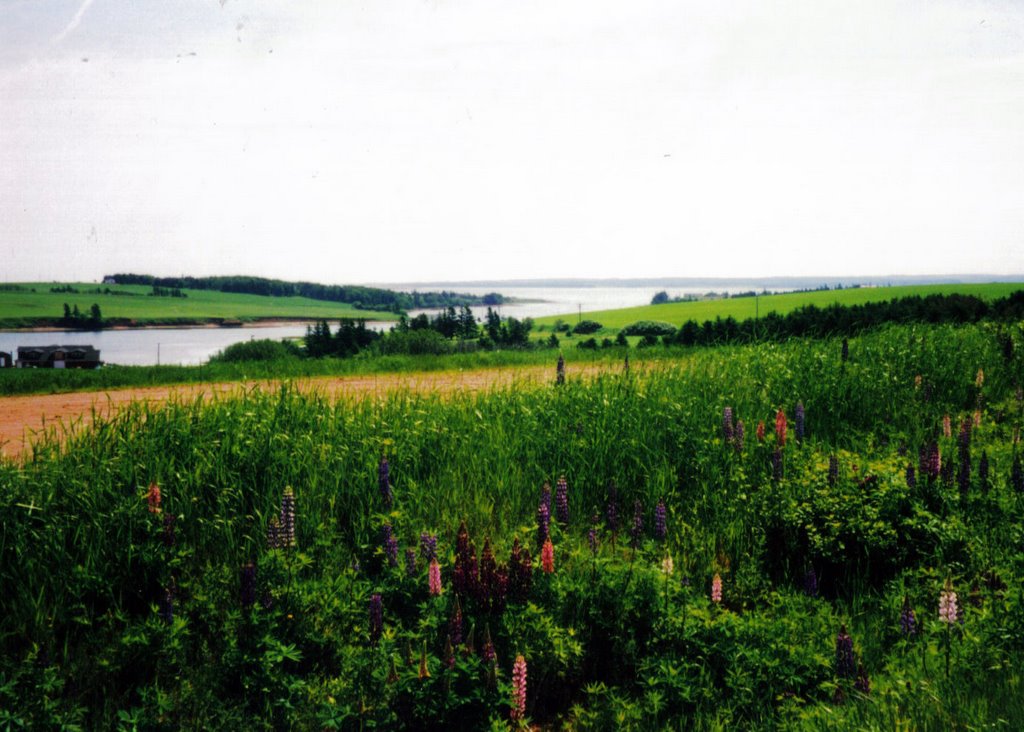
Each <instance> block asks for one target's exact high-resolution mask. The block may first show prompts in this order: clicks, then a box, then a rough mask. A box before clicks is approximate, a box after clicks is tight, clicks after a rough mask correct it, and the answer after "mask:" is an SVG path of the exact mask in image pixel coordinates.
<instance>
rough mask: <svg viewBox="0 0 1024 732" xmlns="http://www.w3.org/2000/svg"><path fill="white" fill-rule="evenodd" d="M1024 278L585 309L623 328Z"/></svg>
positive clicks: (569, 318) (978, 289)
mask: <svg viewBox="0 0 1024 732" xmlns="http://www.w3.org/2000/svg"><path fill="white" fill-rule="evenodd" d="M1022 286H1024V285H1022V284H1020V283H1010V282H1002V283H996V284H981V285H906V286H900V287H861V288H857V289H848V290H823V291H820V292H793V293H787V294H784V295H765V296H760V297H757V298H753V297H740V298H731V299H727V300H702V301H699V302H673V303H665V304H664V305H643V306H640V307H635V308H622V309H618V310H600V311H595V312H588V313H584V316H585V317H586V319H587V320H596V321H597V322H599V323H601V324H602V325H603V326H604V327H605V328H606V329H609V330H619V329H620V328H624V327H625V326H627V325H629V324H630V323H635V322H636V321H638V320H662V321H664V322H666V323H672V324H673V325H681V324H682V323H685V322H686V321H687V320H695V321H697V322H698V323H700V322H703V321H705V320H714V319H715V318H716V317H722V318H727V317H729V316H732V317H733V318H735V319H736V320H747V319H748V318H753V317H755V315H762V316H763V315H766V314H767V313H769V312H771V311H775V312H777V313H779V314H780V315H784V314H786V313H788V312H790V311H792V310H796V309H797V308H799V307H802V306H804V305H816V306H817V307H827V306H828V305H832V304H835V303H839V304H841V305H863V304H864V303H868V302H883V301H886V300H894V299H896V298H901V297H912V296H915V295H918V296H920V297H927V296H928V295H949V294H953V293H959V294H963V295H976V296H977V297H981V298H983V299H985V300H993V299H995V298H998V297H1006V296H1007V295H1009V294H1010V293H1011V292H1014V291H1016V290H1019V289H1021V287H1022ZM576 317H577V314H576V313H569V314H566V315H554V316H549V317H544V318H537V319H536V324H537V326H538V327H542V326H551V325H554V323H555V321H556V320H559V319H561V320H564V321H566V322H567V323H569V324H573V323H575V322H576Z"/></svg>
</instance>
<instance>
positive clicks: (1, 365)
mask: <svg viewBox="0 0 1024 732" xmlns="http://www.w3.org/2000/svg"><path fill="white" fill-rule="evenodd" d="M13 365H14V359H13V358H12V357H11V354H9V353H7V352H6V351H0V369H9V368H11V367H12V366H13Z"/></svg>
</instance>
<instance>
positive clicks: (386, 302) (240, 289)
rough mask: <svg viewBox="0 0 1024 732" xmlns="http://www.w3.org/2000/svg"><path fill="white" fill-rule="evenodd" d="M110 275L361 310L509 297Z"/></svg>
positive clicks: (124, 280) (242, 278)
mask: <svg viewBox="0 0 1024 732" xmlns="http://www.w3.org/2000/svg"><path fill="white" fill-rule="evenodd" d="M109 277H110V278H111V279H113V280H114V282H116V283H117V284H119V285H146V286H152V287H160V288H169V289H178V290H181V289H191V290H214V291H217V292H232V293H241V294H246V295H264V296H271V297H308V298H309V299H311V300H324V301H327V302H343V303H347V304H350V305H352V306H353V307H355V308H357V309H361V310H387V311H390V312H395V313H400V312H404V311H406V310H418V309H433V308H442V307H448V306H455V307H460V306H463V305H501V304H502V303H503V302H505V298H504V297H503V296H502V295H500V294H499V293H496V292H491V293H488V294H486V295H468V294H465V293H458V292H449V291H447V290H442V291H441V292H417V291H415V290H414V291H412V292H398V291H396V290H388V289H385V288H381V287H364V286H361V285H322V284H318V283H316V282H290V281H287V280H277V279H268V278H266V277H250V276H246V275H229V276H213V277H189V276H183V277H154V276H153V275H144V274H115V275H110V276H109Z"/></svg>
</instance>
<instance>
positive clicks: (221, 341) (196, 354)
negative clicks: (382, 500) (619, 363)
mask: <svg viewBox="0 0 1024 732" xmlns="http://www.w3.org/2000/svg"><path fill="white" fill-rule="evenodd" d="M457 289H458V291H459V292H465V293H469V294H472V295H485V294H487V293H488V292H494V291H495V290H496V288H494V287H459V288H457ZM660 289H662V288H659V287H651V286H648V287H564V288H551V287H502V288H500V289H499V290H497V291H499V292H501V294H503V295H506V296H507V297H512V298H516V299H518V300H522V301H523V302H520V303H513V304H508V305H501V306H499V307H497V308H495V309H496V310H497V311H498V312H499V313H500V314H501V315H502V316H504V317H514V318H520V319H522V318H539V317H542V316H545V315H565V316H566V320H570V319H571V318H572V317H573V316H576V315H577V314H578V313H579V312H581V311H582V312H583V313H586V312H589V311H594V310H609V309H612V308H626V307H633V306H636V305H648V304H650V302H651V298H652V297H654V294H655V293H656V292H658V291H659V290H660ZM748 289H753V287H751V288H748ZM706 291H707V288H703V289H696V288H695V289H691V290H685V289H683V290H678V289H671V288H670V289H669V290H668V293H669V295H673V296H675V295H685V294H691V293H693V294H702V293H703V292H706ZM418 312H423V311H414V312H413V313H411V315H416V314H417V313H418ZM426 312H433V311H426ZM473 313H474V315H476V316H477V318H479V319H483V318H484V316H485V315H486V314H487V308H486V307H474V308H473ZM367 325H368V326H370V327H372V328H375V329H377V330H386V329H387V328H389V327H391V323H386V322H370V323H368V324H367ZM336 327H337V323H333V324H332V328H336ZM305 333H306V325H305V324H304V323H293V324H290V325H275V326H265V327H256V326H246V327H242V328H146V329H139V330H105V331H97V332H89V331H51V332H48V333H11V332H0V351H5V352H7V353H11V354H13V355H14V356H15V357H17V355H16V352H17V349H18V347H19V346H46V345H56V344H59V345H91V346H93V347H95V348H98V349H99V350H100V358H101V359H102V360H103V361H104V363H111V364H122V365H125V366H152V365H154V364H156V363H161V364H176V365H186V366H194V365H197V364H201V363H205V362H206V361H208V360H209V358H210V356H213V355H214V354H215V353H217V352H218V351H221V350H223V349H225V348H227V347H228V346H230V345H231V344H232V343H239V342H241V341H247V340H251V339H260V338H270V339H273V340H280V339H282V338H297V337H301V336H303V335H305Z"/></svg>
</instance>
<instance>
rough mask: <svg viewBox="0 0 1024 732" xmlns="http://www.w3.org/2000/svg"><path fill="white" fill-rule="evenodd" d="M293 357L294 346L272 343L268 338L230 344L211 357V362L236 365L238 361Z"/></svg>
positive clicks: (279, 342) (278, 342)
mask: <svg viewBox="0 0 1024 732" xmlns="http://www.w3.org/2000/svg"><path fill="white" fill-rule="evenodd" d="M294 355H295V348H294V346H293V347H291V348H289V346H288V345H286V344H285V343H283V342H281V341H273V340H270V339H269V338H261V339H260V340H258V341H242V342H241V343H232V344H231V345H230V346H228V347H227V348H225V349H224V350H223V351H221V352H219V353H217V354H215V355H213V356H212V357H211V358H210V361H211V362H218V361H219V362H221V363H238V362H240V361H277V360H279V359H282V358H290V357H292V356H294Z"/></svg>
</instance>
